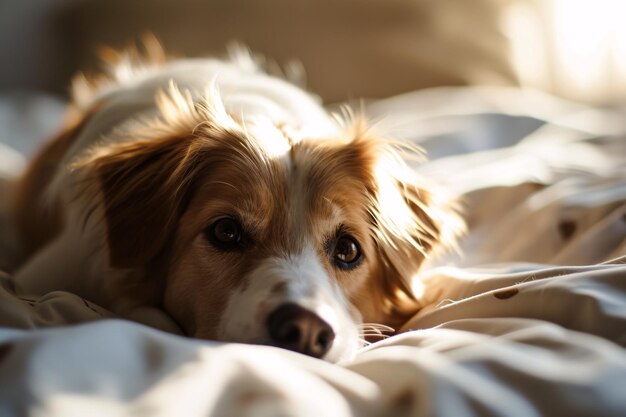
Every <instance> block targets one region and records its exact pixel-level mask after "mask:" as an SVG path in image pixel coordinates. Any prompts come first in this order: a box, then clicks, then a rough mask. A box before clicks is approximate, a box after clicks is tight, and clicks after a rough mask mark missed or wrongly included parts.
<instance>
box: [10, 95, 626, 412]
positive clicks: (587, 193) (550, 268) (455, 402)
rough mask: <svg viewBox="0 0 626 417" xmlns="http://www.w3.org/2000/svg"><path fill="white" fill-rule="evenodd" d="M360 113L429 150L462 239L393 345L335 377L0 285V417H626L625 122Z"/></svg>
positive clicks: (416, 101)
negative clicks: (460, 211)
mask: <svg viewBox="0 0 626 417" xmlns="http://www.w3.org/2000/svg"><path fill="white" fill-rule="evenodd" d="M366 111H367V112H368V113H369V114H370V116H371V117H372V118H374V119H376V120H378V126H377V129H378V130H380V131H383V132H386V133H387V134H389V135H393V136H395V137H400V138H403V139H405V140H408V141H411V142H413V143H416V144H419V145H421V146H423V147H424V148H425V149H426V150H427V151H428V152H429V154H430V156H431V161H430V162H428V163H425V164H422V165H419V166H416V167H415V169H416V170H418V171H420V173H422V174H424V175H428V176H429V177H430V178H433V179H435V180H438V181H440V182H444V183H446V184H447V185H448V187H450V188H451V189H452V190H453V191H455V192H457V193H459V194H460V195H462V197H463V204H464V207H465V211H466V216H467V219H468V223H469V226H470V230H469V233H468V235H467V237H466V238H465V239H464V240H463V241H462V242H461V245H460V246H461V251H460V253H462V255H461V254H458V253H452V254H447V255H445V256H443V257H439V258H436V259H431V260H429V262H428V263H427V265H426V267H425V269H424V272H423V274H422V277H421V279H420V280H418V281H416V284H415V286H414V289H415V292H416V294H417V296H418V297H419V299H420V300H421V302H422V303H423V306H424V307H423V308H422V309H421V310H420V312H419V313H418V314H417V315H416V316H414V317H413V318H412V319H411V320H409V321H408V322H407V323H406V324H405V325H404V327H403V329H402V330H403V331H404V333H402V334H399V335H397V336H393V337H390V338H388V339H385V340H382V341H380V342H376V343H373V344H372V345H370V346H368V347H365V348H363V349H362V350H361V351H360V352H359V353H358V354H357V356H356V357H355V358H354V359H353V360H350V361H347V362H344V363H340V364H330V363H326V362H323V361H320V360H316V359H312V358H309V357H305V356H302V355H299V354H296V353H293V352H289V351H285V350H281V349H277V348H272V347H264V346H252V345H239V344H228V343H218V342H209V341H200V340H192V339H187V338H184V337H181V336H178V335H173V334H169V333H165V332H161V331H159V330H155V329H152V328H149V327H146V326H143V325H139V324H136V323H131V322H128V321H123V320H119V319H116V318H115V317H114V316H113V314H112V313H110V312H108V311H106V310H104V309H102V308H101V307H99V306H97V305H94V304H93V303H91V302H89V301H88V300H84V299H82V298H80V297H78V296H76V295H73V294H69V293H64V292H53V293H50V294H47V295H46V296H44V297H41V298H40V299H24V298H20V297H18V296H16V295H15V294H14V292H13V289H12V284H11V279H10V276H9V275H8V274H2V275H0V326H2V327H1V328H0V416H22V415H32V416H84V415H89V416H135V415H149V416H172V415H173V416H179V415H184V416H192V417H193V416H296V415H297V416H354V415H358V416H394V415H399V416H405V415H406V416H409V415H412V416H543V415H545V416H556V415H559V416H560V415H567V416H591V415H593V416H624V415H626V388H625V387H626V350H625V347H626V256H625V255H626V117H624V112H623V111H622V110H621V109H615V108H613V109H591V108H588V107H584V106H580V105H578V104H575V103H570V102H565V101H562V100H557V99H554V98H552V97H549V96H545V95H543V94H540V93H535V92H530V91H521V90H513V89H489V88H460V89H437V90H427V91H423V92H417V93H411V94H407V95H403V96H398V97H394V98H391V99H388V100H383V101H377V102H372V103H369V104H367V105H366ZM0 232H2V230H0ZM0 255H1V254H0ZM42 279H45V277H42ZM151 314H154V315H155V321H158V317H157V316H158V314H159V313H158V312H156V311H155V312H152V313H151Z"/></svg>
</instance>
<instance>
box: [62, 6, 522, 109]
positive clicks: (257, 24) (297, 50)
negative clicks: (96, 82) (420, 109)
mask: <svg viewBox="0 0 626 417" xmlns="http://www.w3.org/2000/svg"><path fill="white" fill-rule="evenodd" d="M507 3H508V1H499V0H474V1H471V2H469V1H467V0H417V1H416V0H299V1H293V0H265V1H255V2H250V1H245V0H214V1H210V2H204V1H195V0H183V1H177V2H173V1H169V0H135V1H132V2H129V1H126V0H108V1H106V2H100V1H86V2H73V3H71V7H69V9H68V10H67V12H66V13H65V15H64V22H63V24H64V27H65V28H66V30H67V33H68V35H69V36H68V39H67V42H69V43H70V44H71V45H72V47H73V49H74V50H75V51H76V54H77V55H76V57H75V58H76V64H77V67H81V66H83V67H84V66H85V65H86V66H93V65H94V64H95V59H94V51H95V49H96V46H97V45H108V46H114V47H120V46H124V45H127V44H128V43H129V42H130V41H131V40H132V39H133V38H135V39H136V37H137V35H140V34H141V33H142V32H145V31H150V32H152V33H154V34H155V35H156V36H157V37H158V38H159V39H161V40H162V41H163V43H164V46H165V47H166V50H167V51H169V52H175V53H177V54H180V55H189V56H196V55H202V54H214V53H216V52H217V53H223V52H224V50H225V45H226V44H227V43H228V42H229V41H232V40H237V41H240V42H243V43H244V44H247V45H248V46H249V47H250V48H251V49H252V50H253V51H255V52H259V53H261V54H264V55H265V56H267V57H268V58H271V59H272V60H275V61H276V62H277V63H279V64H281V65H284V64H286V63H287V62H288V61H289V60H294V59H295V60H298V61H300V62H301V63H302V64H303V66H304V68H305V70H306V76H307V83H306V85H307V86H308V87H309V88H310V89H311V90H312V91H314V92H316V93H318V94H319V95H320V96H321V97H322V98H323V100H324V101H325V102H326V103H329V102H337V101H343V100H346V99H355V98H361V97H371V98H377V97H387V96H390V95H394V94H398V93H403V92H406V91H410V90H415V89H420V88H425V87H432V86H442V85H447V86H449V85H468V84H499V85H502V84H515V83H516V77H515V75H514V71H513V70H512V68H511V66H510V65H509V54H508V48H509V46H508V41H507V38H506V37H505V36H504V35H503V34H502V33H501V31H500V17H501V14H502V13H503V11H504V9H505V7H506V4H507Z"/></svg>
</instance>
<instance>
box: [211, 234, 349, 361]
mask: <svg viewBox="0 0 626 417" xmlns="http://www.w3.org/2000/svg"><path fill="white" fill-rule="evenodd" d="M246 280H247V285H246V286H244V287H243V288H242V289H241V290H239V291H238V292H236V293H234V294H233V295H231V296H230V298H229V300H228V303H227V305H226V308H225V310H224V314H223V315H222V317H223V320H222V323H220V331H219V336H220V339H223V340H232V341H240V342H269V338H268V335H267V330H266V321H267V317H268V315H269V314H270V313H271V312H272V311H273V310H274V309H275V308H277V307H278V306H279V305H281V304H283V303H288V302H292V303H296V304H298V305H300V306H302V307H304V308H306V309H308V310H310V311H313V312H314V313H316V314H317V315H318V316H320V318H322V319H323V320H324V321H326V323H328V324H329V325H330V326H331V328H332V329H333V331H334V332H335V335H336V337H335V342H334V344H333V347H332V348H331V350H330V352H329V353H328V354H327V356H326V358H327V359H330V360H340V359H346V358H348V357H350V356H351V355H352V354H353V353H354V351H355V350H356V348H358V334H357V329H356V325H355V323H354V321H353V320H352V319H351V317H350V314H349V312H348V309H349V304H348V302H347V301H346V299H345V297H344V296H343V294H342V292H341V291H340V289H339V287H338V286H337V284H336V283H334V281H333V280H332V278H331V277H329V276H328V273H327V272H326V271H325V269H324V267H323V266H322V264H321V262H320V260H319V259H318V258H317V253H316V251H315V250H314V249H313V248H312V247H311V246H307V247H305V249H304V250H302V251H301V252H300V253H299V254H297V255H288V256H286V257H271V258H267V259H265V260H264V261H262V262H261V263H260V264H259V266H258V267H257V268H256V269H254V270H253V271H252V272H251V273H250V274H249V275H248V276H247V277H246ZM277 286H281V287H283V288H282V291H275V288H276V287H277Z"/></svg>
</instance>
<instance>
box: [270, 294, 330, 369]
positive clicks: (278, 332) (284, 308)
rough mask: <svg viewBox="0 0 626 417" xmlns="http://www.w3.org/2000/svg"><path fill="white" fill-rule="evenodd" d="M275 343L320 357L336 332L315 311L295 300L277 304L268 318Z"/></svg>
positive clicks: (327, 349)
mask: <svg viewBox="0 0 626 417" xmlns="http://www.w3.org/2000/svg"><path fill="white" fill-rule="evenodd" d="M267 330H268V332H269V334H270V337H271V338H272V342H273V344H274V345H275V346H278V347H281V348H285V349H289V350H293V351H295V352H299V353H304V354H305V355H309V356H313V357H315V358H321V357H322V356H324V355H325V354H326V352H328V351H329V350H330V347H331V346H332V344H333V340H335V332H333V329H332V328H331V327H330V326H329V325H328V323H326V322H325V321H324V320H322V319H321V318H320V317H319V316H318V315H317V314H315V313H313V312H312V311H309V310H307V309H305V308H303V307H300V306H299V305H297V304H294V303H286V304H282V305H280V306H279V307H278V308H276V310H274V311H272V312H271V313H270V315H269V316H268V318H267Z"/></svg>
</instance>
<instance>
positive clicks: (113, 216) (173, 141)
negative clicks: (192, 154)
mask: <svg viewBox="0 0 626 417" xmlns="http://www.w3.org/2000/svg"><path fill="white" fill-rule="evenodd" d="M191 140H192V138H191V136H186V137H185V136H183V137H178V136H172V137H164V138H161V139H149V140H139V141H138V140H135V141H132V142H129V143H121V144H116V145H112V146H109V147H107V148H106V149H105V151H104V152H100V154H99V155H97V156H94V157H92V158H91V159H90V160H89V161H87V162H82V163H81V165H83V166H86V167H88V169H89V171H90V172H91V173H92V174H95V175H94V177H95V178H94V179H95V180H96V183H97V184H98V185H99V187H98V189H99V190H100V191H101V198H102V203H103V206H104V216H105V219H104V220H105V223H106V231H107V241H108V248H109V256H110V262H111V265H112V266H114V267H117V268H131V267H137V266H141V265H146V264H147V263H149V262H150V261H151V260H152V259H154V258H155V257H156V256H157V255H158V254H159V253H160V251H161V250H162V249H163V248H164V247H165V244H166V242H167V240H168V239H170V238H171V237H172V235H173V233H174V231H175V227H176V224H177V222H178V220H179V217H180V216H181V215H182V213H183V211H184V209H185V206H186V203H187V201H188V199H189V196H190V192H191V189H190V188H191V187H192V183H193V181H192V180H191V178H192V175H191V173H190V172H188V169H189V167H188V166H187V165H188V164H187V162H188V161H186V159H187V156H188V155H187V153H188V149H189V146H190V142H191Z"/></svg>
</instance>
